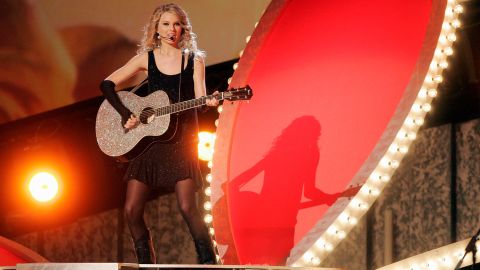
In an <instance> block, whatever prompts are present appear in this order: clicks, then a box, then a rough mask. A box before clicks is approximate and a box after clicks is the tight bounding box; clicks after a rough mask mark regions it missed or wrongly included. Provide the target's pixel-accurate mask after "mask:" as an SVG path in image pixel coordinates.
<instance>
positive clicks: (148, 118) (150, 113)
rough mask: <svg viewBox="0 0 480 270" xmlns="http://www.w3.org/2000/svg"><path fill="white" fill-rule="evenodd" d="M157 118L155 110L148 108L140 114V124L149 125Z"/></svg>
mask: <svg viewBox="0 0 480 270" xmlns="http://www.w3.org/2000/svg"><path fill="white" fill-rule="evenodd" d="M154 118H155V110H154V109H153V108H151V107H147V108H145V109H143V110H142V112H141V113H140V123H142V124H148V123H151V122H152V121H153V119H154Z"/></svg>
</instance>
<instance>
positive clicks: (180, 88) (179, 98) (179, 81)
mask: <svg viewBox="0 0 480 270" xmlns="http://www.w3.org/2000/svg"><path fill="white" fill-rule="evenodd" d="M184 64H185V52H184V50H183V49H182V64H181V65H180V78H179V79H178V102H180V101H181V100H182V96H181V94H182V74H183V65H184Z"/></svg>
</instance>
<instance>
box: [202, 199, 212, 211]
mask: <svg viewBox="0 0 480 270" xmlns="http://www.w3.org/2000/svg"><path fill="white" fill-rule="evenodd" d="M203 208H204V209H205V210H208V211H210V210H212V203H211V202H210V201H206V202H205V203H204V204H203Z"/></svg>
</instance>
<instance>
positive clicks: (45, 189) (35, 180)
mask: <svg viewBox="0 0 480 270" xmlns="http://www.w3.org/2000/svg"><path fill="white" fill-rule="evenodd" d="M28 189H29V190H30V194H31V195H32V197H33V198H34V199H35V200H37V201H39V202H48V201H51V200H52V199H53V198H55V196H56V195H57V193H58V181H57V179H56V178H55V176H54V175H53V174H51V173H48V172H40V173H37V174H35V175H34V176H33V177H32V179H30V183H29V185H28Z"/></svg>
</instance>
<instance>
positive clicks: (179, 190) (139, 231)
mask: <svg viewBox="0 0 480 270" xmlns="http://www.w3.org/2000/svg"><path fill="white" fill-rule="evenodd" d="M195 189H196V185H195V182H194V181H193V180H192V179H185V180H182V181H178V182H177V184H176V185H175V194H176V195H177V202H178V206H179V208H180V213H181V214H182V216H183V218H184V219H185V221H186V222H187V225H188V229H189V230H190V234H191V235H192V237H193V239H202V238H205V237H208V229H207V226H205V223H204V222H203V220H202V218H201V216H200V212H199V211H198V208H197V203H196V200H195ZM150 191H151V189H150V188H149V187H148V186H147V185H145V184H144V183H142V182H140V181H138V180H130V181H128V184H127V197H126V201H125V218H126V220H127V223H128V227H129V229H130V233H131V235H132V237H133V239H134V240H138V239H139V238H140V237H142V236H143V235H144V234H145V233H146V231H147V226H146V225H145V220H144V219H143V212H144V210H145V203H146V202H147V200H148V197H149V194H150Z"/></svg>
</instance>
